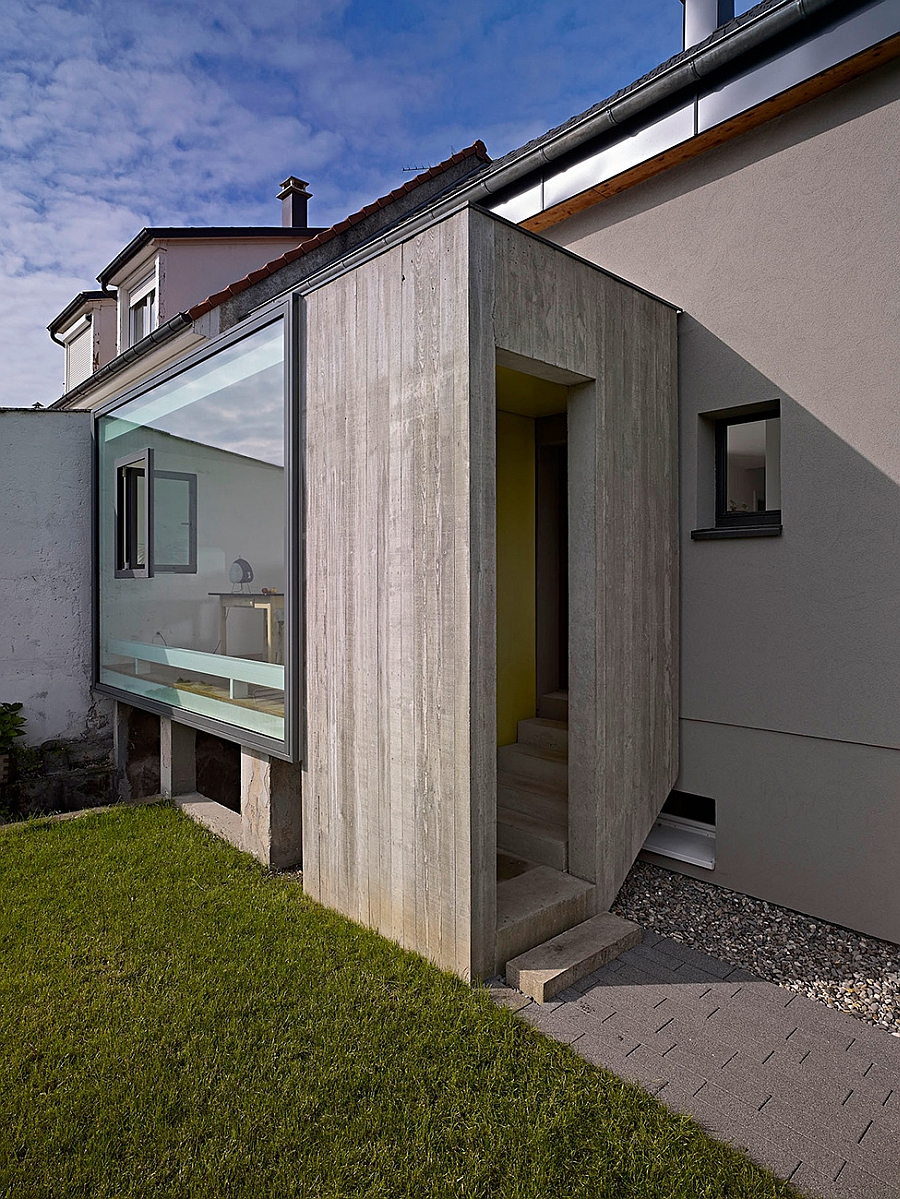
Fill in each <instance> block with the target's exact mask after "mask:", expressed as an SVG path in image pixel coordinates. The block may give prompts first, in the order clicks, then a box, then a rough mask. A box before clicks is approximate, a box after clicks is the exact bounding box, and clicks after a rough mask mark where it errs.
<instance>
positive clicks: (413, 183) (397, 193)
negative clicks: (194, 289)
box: [187, 140, 491, 320]
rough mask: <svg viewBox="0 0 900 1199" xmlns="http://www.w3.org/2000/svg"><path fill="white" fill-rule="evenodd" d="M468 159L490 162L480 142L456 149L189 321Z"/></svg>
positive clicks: (198, 307) (212, 299) (198, 308)
mask: <svg viewBox="0 0 900 1199" xmlns="http://www.w3.org/2000/svg"><path fill="white" fill-rule="evenodd" d="M467 158H477V159H479V160H480V161H481V162H483V163H484V164H485V165H487V164H488V163H490V162H491V158H490V156H489V155H488V152H487V149H486V148H485V145H484V142H482V141H480V140H479V141H476V142H473V143H472V145H471V146H466V148H465V149H464V150H459V151H457V153H456V154H452V155H451V156H450V157H449V158H445V159H444V161H443V162H439V163H438V164H437V166H433V167H429V168H428V170H427V171H423V172H422V173H421V174H420V175H416V176H415V178H413V179H410V180H408V181H407V182H406V183H404V184H402V186H400V187H395V188H394V190H393V191H392V192H388V194H387V195H386V196H380V197H379V198H378V199H377V200H373V201H372V203H371V204H366V205H365V207H364V208H360V209H359V211H358V212H353V213H351V214H350V216H347V217H344V219H343V220H342V221H338V222H337V224H335V225H332V226H331V227H330V228H328V229H323V230H322V231H321V232H320V233H317V234H316V235H315V236H314V237H310V238H308V239H307V240H306V241H303V242H301V243H300V245H299V246H295V247H294V248H293V249H290V250H286V251H285V252H284V254H281V255H280V256H279V257H278V258H273V259H272V261H271V262H267V263H266V264H265V265H264V266H261V267H259V268H258V269H257V270H255V271H250V273H249V274H247V275H245V276H244V277H243V279H238V280H237V282H235V283H230V284H229V285H228V287H225V288H223V289H222V290H221V291H217V292H216V293H215V294H214V295H211V296H208V297H207V298H206V299H205V300H201V302H200V303H199V304H195V305H194V306H193V308H189V309H188V313H187V314H188V316H189V317H190V318H191V320H197V318H198V317H201V316H204V315H205V314H206V313H207V312H210V311H211V310H212V309H213V308H217V307H218V306H219V305H220V304H224V302H225V301H226V300H228V299H230V298H231V297H232V296H236V295H239V294H240V293H241V292H242V291H246V290H247V288H248V287H252V286H253V284H254V283H258V282H259V281H260V280H261V279H265V278H266V277H267V276H268V275H274V274H275V272H276V271H280V270H281V269H282V267H285V266H287V265H288V264H289V263H291V262H296V260H297V259H298V258H302V257H304V255H306V254H309V253H311V252H312V251H313V250H316V249H318V247H319V246H323V245H325V244H326V243H327V242H329V241H331V240H332V239H333V238H335V237H337V236H338V235H339V234H341V233H343V232H344V231H345V230H347V229H349V228H351V227H352V226H353V225H357V224H359V222H360V221H363V220H365V218H366V217H368V216H371V215H372V214H373V213H376V212H378V211H379V210H380V209H383V208H389V207H390V206H391V204H394V203H395V202H396V201H397V200H400V199H401V198H402V197H403V196H407V195H409V193H410V192H413V191H415V190H416V188H418V187H421V186H422V184H423V183H427V182H428V181H429V180H431V179H437V178H438V177H439V176H440V175H442V174H444V172H445V171H448V170H449V169H450V168H451V167H453V166H456V164H457V163H460V162H463V161H464V160H465V159H467Z"/></svg>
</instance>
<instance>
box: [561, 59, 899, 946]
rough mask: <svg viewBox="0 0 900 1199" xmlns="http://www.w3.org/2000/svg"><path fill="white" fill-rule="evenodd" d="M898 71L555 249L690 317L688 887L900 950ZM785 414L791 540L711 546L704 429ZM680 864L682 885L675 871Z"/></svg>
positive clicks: (787, 535)
mask: <svg viewBox="0 0 900 1199" xmlns="http://www.w3.org/2000/svg"><path fill="white" fill-rule="evenodd" d="M898 194H900V68H898V66H897V65H896V64H892V65H890V66H887V67H884V68H882V69H880V70H878V71H876V72H873V73H871V74H870V75H868V76H866V77H863V78H861V79H859V80H857V81H855V82H853V83H850V84H847V85H845V86H844V87H842V88H840V89H838V90H837V91H835V92H833V93H831V94H830V95H827V96H825V97H823V98H821V99H819V100H815V101H812V102H810V103H808V104H806V105H805V106H803V107H801V108H799V109H797V110H796V111H794V112H792V113H790V114H787V115H785V116H782V117H780V118H778V119H777V120H775V121H773V122H771V123H769V124H767V125H766V126H764V127H763V128H760V129H758V130H756V131H754V132H752V133H749V134H746V135H744V136H743V137H740V138H738V139H736V140H734V141H732V142H730V143H727V144H725V145H723V146H721V147H719V148H717V149H715V150H713V151H710V152H708V153H706V154H704V155H702V156H701V157H699V158H697V159H695V160H694V161H692V162H690V163H686V164H683V165H681V166H679V167H676V168H674V169H672V170H670V171H668V172H667V173H665V174H663V175H661V176H658V177H657V178H656V179H653V180H650V181H648V182H646V183H644V184H642V185H640V186H637V187H634V188H632V189H631V190H629V191H627V192H624V193H622V194H620V195H618V196H616V197H614V198H612V199H610V200H607V201H605V202H604V203H602V204H599V205H597V206H595V207H594V208H592V209H590V210H588V211H586V212H584V213H582V214H579V215H578V216H576V217H573V218H571V219H570V220H568V221H566V222H564V223H562V224H560V225H558V226H557V227H555V228H553V229H551V230H550V231H549V236H550V237H551V238H552V239H553V240H555V241H557V242H559V243H560V244H562V245H564V246H566V247H567V248H569V249H571V250H573V251H574V252H575V253H578V254H581V255H583V256H585V257H587V258H589V259H591V260H593V261H595V262H597V263H598V264H599V265H601V266H603V267H606V268H608V269H610V270H612V271H615V272H616V273H618V274H620V275H622V276H623V277H624V278H627V279H629V280H630V281H632V282H634V283H637V284H639V285H641V286H643V287H646V288H648V289H649V290H650V291H652V292H654V293H656V294H658V295H661V296H663V297H665V298H666V299H668V300H670V301H672V302H674V303H677V304H678V305H680V306H681V307H683V309H684V315H683V316H682V317H681V318H680V334H679V351H680V365H679V372H680V376H679V382H680V406H681V411H680V417H681V548H682V609H681V610H682V699H681V716H682V734H681V740H682V765H681V774H680V776H679V781H678V784H677V785H678V787H679V788H680V789H682V790H684V791H689V792H694V793H697V794H702V795H708V796H712V797H713V798H715V799H716V801H717V805H718V830H717V864H716V868H715V870H714V871H713V872H712V873H711V874H710V873H709V872H704V871H702V870H699V869H697V870H693V869H691V868H689V867H687V868H685V869H686V870H687V872H688V873H695V874H697V875H698V876H699V877H706V878H712V880H713V881H716V882H721V883H722V884H724V885H727V886H730V887H734V888H736V889H738V890H742V891H746V892H749V893H751V894H755V895H758V896H762V897H764V898H767V899H770V900H773V901H775V902H780V903H784V904H786V905H787V906H789V907H792V908H795V909H798V910H800V911H805V912H809V913H811V914H815V915H818V916H822V917H825V918H827V919H831V920H835V921H837V922H838V923H840V924H844V925H848V926H850V927H854V928H857V929H860V930H863V931H866V932H869V933H873V934H875V935H878V936H883V937H887V938H889V939H891V940H895V941H900V888H897V886H896V847H897V845H898V844H900V719H898V703H897V679H898V678H900V637H898V635H897V630H898V628H900V552H898V551H900V405H898V402H897V380H898V378H900V292H898V288H897V264H898V262H900V222H898V220H897V196H898ZM774 399H779V400H780V401H781V413H782V460H781V483H782V511H783V523H784V532H783V536H781V537H780V538H767V539H759V540H755V539H748V540H724V541H720V540H716V541H702V542H693V541H692V540H691V537H690V532H691V530H692V529H695V528H698V527H704V526H709V525H711V524H712V515H713V466H714V462H713V452H712V447H711V438H710V436H709V425H710V422H709V421H708V420H707V421H704V419H703V416H702V414H703V413H709V412H714V411H716V410H720V409H723V408H731V407H733V406H739V405H742V404H751V403H758V402H761V401H769V400H774ZM667 864H671V863H667Z"/></svg>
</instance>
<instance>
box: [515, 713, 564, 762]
mask: <svg viewBox="0 0 900 1199" xmlns="http://www.w3.org/2000/svg"><path fill="white" fill-rule="evenodd" d="M518 741H519V744H520V745H539V746H540V747H541V748H542V749H556V750H559V751H561V752H564V753H568V750H569V726H568V724H566V722H565V721H564V720H547V718H546V717H544V716H532V717H531V719H530V720H520V721H519V732H518Z"/></svg>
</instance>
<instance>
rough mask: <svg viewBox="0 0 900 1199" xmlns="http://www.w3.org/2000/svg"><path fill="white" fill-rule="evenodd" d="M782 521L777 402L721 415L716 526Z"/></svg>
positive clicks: (717, 444)
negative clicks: (741, 413) (773, 405)
mask: <svg viewBox="0 0 900 1199" xmlns="http://www.w3.org/2000/svg"><path fill="white" fill-rule="evenodd" d="M780 524H781V416H780V414H779V411H778V409H777V408H773V409H771V410H769V411H762V412H759V411H757V412H754V413H752V414H751V415H747V416H728V417H723V418H721V419H719V420H717V421H716V528H717V529H729V528H732V529H740V528H759V527H762V526H772V525H780Z"/></svg>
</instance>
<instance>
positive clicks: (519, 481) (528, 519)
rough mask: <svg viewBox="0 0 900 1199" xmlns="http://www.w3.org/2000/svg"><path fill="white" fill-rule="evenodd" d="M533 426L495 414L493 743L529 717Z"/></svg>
mask: <svg viewBox="0 0 900 1199" xmlns="http://www.w3.org/2000/svg"><path fill="white" fill-rule="evenodd" d="M534 504H535V494H534V421H533V420H532V419H531V418H530V417H527V416H518V415H516V414H515V413H513V412H503V411H498V413H497V744H498V745H509V744H510V743H511V742H513V741H515V740H516V735H517V730H516V722H517V721H519V720H524V719H526V718H527V717H529V716H534V714H535V703H536V700H535V687H536V680H535V548H534V540H535V526H534V521H535V515H534Z"/></svg>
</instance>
